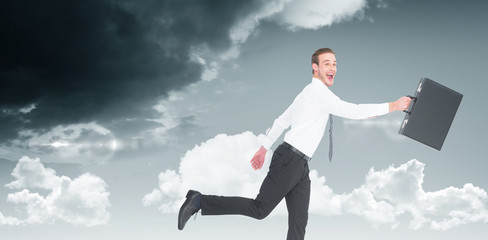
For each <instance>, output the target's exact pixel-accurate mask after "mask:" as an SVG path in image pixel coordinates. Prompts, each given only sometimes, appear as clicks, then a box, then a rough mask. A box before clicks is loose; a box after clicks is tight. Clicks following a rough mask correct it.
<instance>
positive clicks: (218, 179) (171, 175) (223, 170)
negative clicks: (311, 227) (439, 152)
mask: <svg viewBox="0 0 488 240" xmlns="http://www.w3.org/2000/svg"><path fill="white" fill-rule="evenodd" d="M258 139H259V137H257V136H255V135H254V134H252V133H250V132H244V133H242V134H238V135H234V136H228V135H225V134H220V135H217V136H216V137H215V138H213V139H210V140H208V141H206V142H204V143H202V144H200V145H198V146H195V148H193V149H192V150H190V151H188V152H187V153H186V154H185V156H184V157H183V158H182V159H181V163H180V167H179V169H178V171H174V170H166V171H165V172H162V173H161V174H160V175H159V178H158V180H159V183H158V187H157V188H155V189H154V190H153V191H152V192H151V193H148V194H146V195H145V196H144V198H143V200H142V202H143V204H144V206H150V205H158V206H159V209H160V211H162V212H164V213H170V212H177V211H178V209H179V207H180V206H181V204H182V202H183V201H184V197H185V194H186V192H187V191H188V189H195V190H198V191H201V192H202V193H207V194H212V195H237V196H244V197H249V198H254V197H255V196H256V194H257V193H258V191H259V187H260V185H261V182H262V180H263V179H264V177H265V175H266V173H267V169H268V166H269V161H270V155H271V154H268V156H267V159H266V164H267V165H266V166H264V167H263V169H262V170H259V171H254V170H253V169H252V168H251V166H250V163H249V161H250V159H251V157H252V155H253V154H254V152H255V151H256V150H257V149H258V148H259V146H260V144H259V142H260V141H259V140H258ZM424 167H425V164H423V163H421V162H419V161H417V160H410V161H408V162H406V163H405V164H402V165H400V166H398V167H394V166H390V167H388V168H387V169H383V170H379V171H375V170H374V169H373V168H371V169H370V171H369V172H368V173H367V174H366V177H365V182H364V184H362V185H361V186H359V187H358V188H355V189H354V190H352V191H351V192H350V193H344V194H336V193H334V191H333V190H332V189H331V188H330V187H329V186H327V185H326V179H325V177H323V176H319V174H318V172H317V171H316V170H311V171H310V179H311V181H312V190H311V200H310V211H309V212H310V213H312V214H320V215H325V216H335V215H355V216H360V217H363V218H365V219H367V220H368V221H369V222H371V224H372V225H373V226H379V225H381V224H388V225H390V226H391V227H392V228H396V227H398V226H399V225H400V218H399V217H400V216H406V218H408V217H409V216H411V219H410V222H409V223H408V226H409V227H410V228H412V229H420V228H423V227H429V228H431V229H435V230H447V229H450V228H453V227H457V226H460V225H463V224H468V223H473V222H488V209H487V207H488V196H487V193H486V191H485V190H483V189H481V188H479V187H475V186H473V185H472V184H470V183H468V184H465V185H464V186H463V187H462V188H455V187H449V188H445V189H441V190H438V191H434V192H425V191H424V190H423V188H422V183H423V178H424V173H423V170H424ZM273 214H286V208H285V207H284V206H283V203H280V205H279V206H278V207H277V208H276V209H275V210H274V211H273ZM402 219H404V218H402Z"/></svg>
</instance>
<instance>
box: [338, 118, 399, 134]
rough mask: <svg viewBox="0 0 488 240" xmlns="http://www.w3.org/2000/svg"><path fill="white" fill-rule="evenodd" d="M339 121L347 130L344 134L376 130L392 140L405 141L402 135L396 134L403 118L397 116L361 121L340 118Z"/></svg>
mask: <svg viewBox="0 0 488 240" xmlns="http://www.w3.org/2000/svg"><path fill="white" fill-rule="evenodd" d="M340 119H341V120H342V122H343V123H344V127H345V128H346V129H348V130H349V131H346V133H345V134H350V133H354V132H357V131H361V132H364V131H369V129H374V130H375V131H376V130H377V129H378V130H380V131H382V132H383V133H384V134H385V135H386V136H388V137H389V138H390V139H392V140H404V139H405V137H404V136H403V135H400V134H398V130H399V129H400V126H401V123H402V120H403V116H401V117H400V118H399V116H397V115H391V114H390V115H386V116H381V117H380V118H373V119H362V120H351V119H345V118H340ZM351 130H352V131H351Z"/></svg>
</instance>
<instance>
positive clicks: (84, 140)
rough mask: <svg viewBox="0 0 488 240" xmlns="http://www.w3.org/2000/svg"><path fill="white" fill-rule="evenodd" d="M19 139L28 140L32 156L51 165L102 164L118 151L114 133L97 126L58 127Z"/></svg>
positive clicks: (74, 125) (92, 124) (73, 125)
mask: <svg viewBox="0 0 488 240" xmlns="http://www.w3.org/2000/svg"><path fill="white" fill-rule="evenodd" d="M20 135H21V136H22V138H24V139H27V141H28V146H29V151H30V153H34V154H37V155H39V156H41V157H42V158H43V159H46V161H49V162H74V163H82V164H85V163H103V162H105V161H107V160H108V159H110V158H111V157H112V156H113V154H114V153H115V151H116V149H117V140H116V139H115V138H114V136H113V134H112V132H111V131H110V130H108V129H106V128H104V127H102V126H100V125H98V124H96V123H94V122H91V123H83V124H71V125H66V126H57V127H55V128H52V129H51V130H50V131H48V132H45V133H42V134H38V133H34V132H32V131H23V132H20ZM19 144H23V143H19Z"/></svg>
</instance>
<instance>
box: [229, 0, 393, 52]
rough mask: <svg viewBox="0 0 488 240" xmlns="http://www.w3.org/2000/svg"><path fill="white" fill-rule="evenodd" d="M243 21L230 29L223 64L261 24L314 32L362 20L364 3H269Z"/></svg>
mask: <svg viewBox="0 0 488 240" xmlns="http://www.w3.org/2000/svg"><path fill="white" fill-rule="evenodd" d="M262 2H263V4H262V5H261V6H260V7H259V8H257V9H256V10H255V11H253V12H251V13H250V14H249V15H247V16H245V17H243V18H242V19H241V20H240V21H237V23H236V24H235V25H234V26H233V27H232V28H231V29H230V31H229V37H230V39H231V40H232V43H233V45H232V46H231V47H230V48H229V49H228V50H227V51H226V52H225V53H223V54H222V55H221V58H222V59H224V60H228V59H232V58H237V57H238V56H239V52H240V50H239V49H240V47H239V46H240V45H241V44H243V43H245V42H246V41H247V39H248V38H249V36H250V35H251V34H253V33H254V32H255V30H256V29H257V28H258V26H259V25H260V24H261V22H262V21H274V22H276V23H278V24H279V25H281V26H283V27H285V28H286V29H288V30H290V31H297V30H300V29H313V30H317V29H319V28H322V27H326V26H331V25H332V24H335V23H340V22H343V21H349V20H352V19H354V18H357V19H359V20H364V19H365V17H364V10H365V8H367V7H368V4H367V0H272V1H262ZM377 2H378V3H377V4H376V7H378V8H386V6H387V5H386V2H385V1H383V0H379V1H377Z"/></svg>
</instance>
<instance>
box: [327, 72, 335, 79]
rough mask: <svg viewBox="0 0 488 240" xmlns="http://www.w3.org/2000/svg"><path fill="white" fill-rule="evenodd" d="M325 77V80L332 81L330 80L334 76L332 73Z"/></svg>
mask: <svg viewBox="0 0 488 240" xmlns="http://www.w3.org/2000/svg"><path fill="white" fill-rule="evenodd" d="M326 77H327V79H329V80H332V79H334V74H332V73H328V74H327V75H326Z"/></svg>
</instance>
